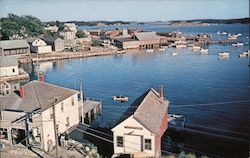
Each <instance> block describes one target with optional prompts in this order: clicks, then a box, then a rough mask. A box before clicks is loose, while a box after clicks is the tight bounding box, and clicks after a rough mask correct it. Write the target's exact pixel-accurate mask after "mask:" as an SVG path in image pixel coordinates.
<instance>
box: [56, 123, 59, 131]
mask: <svg viewBox="0 0 250 158" xmlns="http://www.w3.org/2000/svg"><path fill="white" fill-rule="evenodd" d="M58 129H59V124H56V131H57V132H58Z"/></svg>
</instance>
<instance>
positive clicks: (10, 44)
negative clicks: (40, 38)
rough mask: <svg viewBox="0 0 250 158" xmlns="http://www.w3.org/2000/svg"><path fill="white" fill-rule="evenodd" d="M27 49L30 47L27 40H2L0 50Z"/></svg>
mask: <svg viewBox="0 0 250 158" xmlns="http://www.w3.org/2000/svg"><path fill="white" fill-rule="evenodd" d="M27 47H29V44H28V43H27V41H26V40H2V41H1V40H0V48H2V49H16V48H27Z"/></svg>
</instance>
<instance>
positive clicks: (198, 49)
mask: <svg viewBox="0 0 250 158" xmlns="http://www.w3.org/2000/svg"><path fill="white" fill-rule="evenodd" d="M192 49H193V51H200V50H201V47H200V46H193V48H192Z"/></svg>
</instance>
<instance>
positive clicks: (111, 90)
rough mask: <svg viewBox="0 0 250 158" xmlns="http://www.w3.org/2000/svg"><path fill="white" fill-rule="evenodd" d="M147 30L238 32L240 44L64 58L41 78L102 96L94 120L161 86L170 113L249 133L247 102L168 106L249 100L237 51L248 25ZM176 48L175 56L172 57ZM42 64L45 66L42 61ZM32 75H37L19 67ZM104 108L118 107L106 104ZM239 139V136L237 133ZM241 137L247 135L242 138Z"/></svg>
mask: <svg viewBox="0 0 250 158" xmlns="http://www.w3.org/2000/svg"><path fill="white" fill-rule="evenodd" d="M142 28H143V29H145V30H149V31H165V32H167V31H177V30H179V31H182V32H183V33H184V34H197V33H209V34H212V36H213V37H214V38H223V37H218V36H217V35H216V32H217V31H218V30H223V31H228V32H230V33H241V34H242V37H240V38H239V41H242V42H244V43H245V45H244V46H243V47H232V46H231V45H230V44H223V45H209V46H208V49H209V55H205V56H201V55H200V54H199V53H197V52H192V51H191V50H188V49H179V50H176V49H174V48H170V49H168V50H167V51H165V52H156V53H145V52H140V51H136V50H132V51H131V52H129V53H126V54H124V55H116V56H105V57H93V58H87V59H73V60H64V61H58V62H55V63H53V65H52V66H48V67H49V69H47V68H46V69H47V70H46V71H45V77H46V82H49V83H53V84H56V85H59V86H65V87H69V88H74V89H78V90H79V87H80V83H81V82H82V83H83V86H84V94H85V97H91V98H95V99H102V101H103V103H104V106H106V107H104V112H103V117H102V119H100V120H99V121H102V122H104V123H107V122H110V123H112V122H113V121H115V120H116V119H118V118H119V117H120V116H121V114H122V111H124V110H125V109H126V106H129V105H130V104H131V103H132V102H133V101H134V99H136V98H137V97H138V96H140V95H141V94H142V93H143V92H145V91H146V90H148V89H149V88H151V87H152V88H155V89H158V86H159V85H163V86H164V88H165V94H164V96H165V98H167V99H168V100H169V101H170V102H171V105H170V107H169V113H175V114H181V115H183V116H185V119H186V122H187V123H190V124H195V125H201V126H206V127H212V128H217V129H223V130H231V131H236V132H241V133H245V134H249V133H250V104H249V102H248V103H236V104H222V105H213V106H195V107H171V106H173V105H183V104H184V105H185V104H199V103H213V102H227V101H236V100H249V99H250V81H249V67H248V64H249V60H248V58H239V57H238V55H239V54H240V53H241V52H243V51H246V50H248V49H249V45H248V44H247V43H248V41H249V40H248V36H249V27H248V25H241V24H236V25H214V26H203V27H169V26H166V25H146V26H144V25H143V26H142ZM175 51H178V53H179V54H178V56H171V53H172V52H175ZM220 51H228V52H230V58H229V59H227V60H218V59H217V57H218V53H219V52H220ZM45 65H46V64H45ZM24 67H25V69H26V71H28V72H29V73H30V75H31V78H32V79H35V78H36V73H35V71H34V69H32V67H31V66H30V65H25V66H24ZM119 94H121V95H126V96H128V97H129V101H128V102H126V103H118V102H113V101H112V99H111V97H112V96H113V95H119ZM109 106H123V107H120V108H111V107H109ZM239 137H241V136H239ZM244 139H247V138H246V137H244Z"/></svg>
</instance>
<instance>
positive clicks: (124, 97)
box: [112, 95, 128, 102]
mask: <svg viewBox="0 0 250 158" xmlns="http://www.w3.org/2000/svg"><path fill="white" fill-rule="evenodd" d="M112 99H113V100H114V101H120V102H127V101H128V97H126V96H121V95H120V96H113V97H112Z"/></svg>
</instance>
